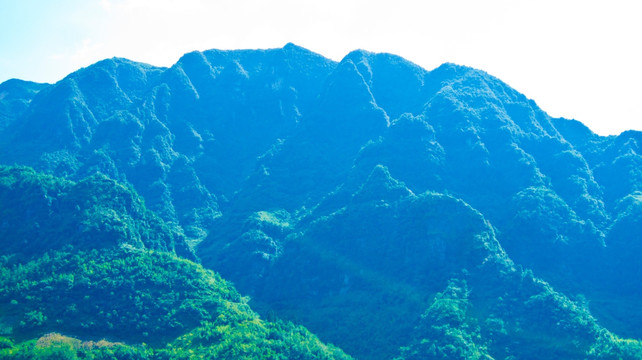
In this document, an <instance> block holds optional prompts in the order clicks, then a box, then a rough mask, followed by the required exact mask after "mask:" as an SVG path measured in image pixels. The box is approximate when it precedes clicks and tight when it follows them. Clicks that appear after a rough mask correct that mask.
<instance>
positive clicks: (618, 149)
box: [0, 44, 642, 359]
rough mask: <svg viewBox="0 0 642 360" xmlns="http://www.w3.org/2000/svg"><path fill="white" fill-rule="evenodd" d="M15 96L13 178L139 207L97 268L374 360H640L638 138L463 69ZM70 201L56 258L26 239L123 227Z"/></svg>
mask: <svg viewBox="0 0 642 360" xmlns="http://www.w3.org/2000/svg"><path fill="white" fill-rule="evenodd" d="M0 86H2V88H3V89H6V90H3V91H5V93H6V94H7V95H4V96H3V97H1V98H0V109H15V110H3V111H4V112H3V115H2V116H3V118H2V119H5V120H2V121H3V124H4V125H3V126H0V163H4V164H21V165H27V166H32V167H34V168H36V169H37V170H38V171H42V172H44V173H47V174H51V175H53V176H55V178H51V179H56V180H55V181H57V182H61V184H62V185H60V186H62V188H64V189H67V188H68V189H73V190H64V191H63V190H59V191H61V192H66V191H69V193H70V194H71V193H75V192H77V191H81V192H82V191H85V192H87V193H92V194H93V193H95V194H96V195H97V194H101V193H103V192H104V190H102V189H101V188H90V189H89V190H82V187H78V186H79V185H80V184H83V183H84V182H87V181H89V180H86V179H88V178H89V179H93V180H91V181H93V182H99V183H100V182H102V183H114V181H117V183H118V184H126V185H119V186H120V187H121V188H122V189H127V191H129V192H133V191H135V192H137V193H139V194H140V195H141V199H139V200H137V201H134V202H133V203H132V204H134V205H128V204H127V203H122V202H118V201H117V202H116V203H115V204H114V206H117V207H119V208H121V209H123V208H124V209H130V210H128V211H129V213H128V214H129V215H128V217H126V218H125V220H123V219H119V220H118V221H116V222H117V224H115V225H109V226H105V227H104V228H97V229H93V230H92V229H91V228H88V230H87V231H88V232H89V233H88V234H87V235H88V236H89V235H90V236H89V237H88V238H91V239H92V240H94V241H96V244H95V245H92V246H98V244H102V243H108V244H109V246H115V245H116V246H121V247H122V246H123V245H124V244H127V245H128V246H129V245H131V246H134V247H137V248H141V247H142V248H145V249H149V250H154V251H162V252H168V251H169V252H170V253H172V252H173V253H175V254H177V255H178V256H180V257H181V258H188V259H192V260H196V261H199V262H200V263H201V264H202V266H203V267H204V268H207V269H211V270H214V271H217V272H219V273H220V274H221V276H222V277H223V278H225V279H228V280H230V281H233V282H234V283H235V286H236V287H237V288H238V289H239V290H240V292H241V293H244V294H248V295H250V296H251V298H252V301H251V303H250V304H251V305H252V306H253V307H255V308H256V309H258V311H259V312H260V313H262V314H264V315H265V316H268V315H269V316H273V315H277V316H278V317H281V318H284V319H288V320H292V321H294V322H296V323H300V324H302V325H304V326H306V327H307V328H309V329H310V330H311V331H313V332H314V333H315V334H317V335H319V336H320V337H321V339H323V340H324V341H330V342H332V343H334V344H336V345H338V346H339V347H341V348H342V349H343V350H345V351H346V352H347V353H349V354H351V355H353V356H355V357H357V358H363V359H387V358H396V357H397V358H408V359H410V358H419V357H427V356H428V357H436V358H456V357H461V358H474V357H479V358H483V357H487V358H488V357H490V358H509V357H511V356H513V357H516V358H543V357H553V358H560V357H561V358H567V359H584V358H600V357H604V358H609V356H615V355H614V354H616V353H617V354H619V356H622V357H627V356H628V357H629V358H639V354H638V353H637V351H638V350H639V343H638V342H637V341H636V340H621V338H620V337H618V336H621V337H624V338H631V339H639V338H642V332H641V331H640V327H639V324H640V321H642V311H640V309H639V307H638V306H637V305H636V304H638V303H639V300H640V296H642V294H640V290H639V289H641V288H642V287H640V279H641V278H642V277H641V276H640V275H642V268H641V267H640V263H639V261H637V259H636V254H637V249H638V248H639V247H640V244H639V241H638V240H637V238H638V236H637V235H636V234H638V233H639V230H641V228H640V224H642V222H641V221H640V219H641V217H642V206H640V204H642V201H641V200H642V197H641V195H640V194H641V193H640V191H642V189H641V188H640V187H642V175H641V174H642V171H641V170H640V169H642V167H641V166H639V165H642V161H641V158H640V156H639V155H638V154H639V153H640V150H639V149H638V142H639V141H642V138H641V136H642V135H640V133H639V132H635V131H629V132H624V133H622V134H621V135H619V136H610V137H601V136H598V135H596V134H594V133H593V132H591V130H590V129H588V128H586V127H585V126H584V125H582V124H581V123H580V122H578V121H575V120H567V119H554V118H551V117H550V116H548V115H547V114H546V113H545V112H544V111H543V110H542V109H540V108H539V107H538V106H537V104H536V103H535V102H534V101H533V100H530V99H528V98H526V97H525V96H524V95H523V94H520V93H519V92H517V91H516V90H515V89H512V88H511V87H510V86H508V85H507V84H505V83H503V82H502V81H500V80H499V79H497V78H495V77H493V76H491V75H489V74H487V73H485V72H483V71H480V70H476V69H472V68H468V67H465V66H459V65H455V64H444V65H442V66H440V67H438V68H436V69H434V70H430V71H428V70H425V69H422V68H420V67H419V66H417V65H415V64H412V63H410V62H408V61H406V60H404V59H402V58H400V57H397V56H395V55H391V54H374V53H369V52H366V51H362V50H357V51H353V52H351V53H350V54H348V55H347V56H346V57H345V58H344V59H343V60H341V61H340V62H338V63H337V62H334V61H331V60H328V59H325V58H324V57H322V56H320V55H318V54H314V53H312V52H310V51H308V50H306V49H303V48H300V47H298V46H296V45H293V44H288V45H286V46H285V47H283V48H281V49H269V50H234V51H219V50H209V51H204V52H192V53H189V54H186V55H184V56H183V57H182V58H181V59H180V60H179V61H178V62H177V63H176V64H175V65H173V66H172V67H170V68H158V67H153V66H150V65H146V64H140V63H135V62H132V61H129V60H126V59H119V58H114V59H107V60H104V61H101V62H98V63H96V64H94V65H92V66H89V67H87V68H85V69H81V70H79V71H77V72H75V73H72V74H70V75H69V76H67V77H66V78H65V79H63V80H61V81H60V82H58V83H56V84H52V85H37V84H23V85H21V86H16V85H12V84H7V83H5V84H2V85H0ZM15 104H18V105H15ZM96 174H100V175H96ZM83 179H85V180H83ZM111 179H113V180H111ZM51 181H53V180H51ZM65 184H66V185H65ZM72 184H73V185H72ZM24 189H25V190H24V191H25V193H26V194H32V195H29V196H33V197H34V199H33V200H32V201H34V202H36V203H38V204H40V205H38V206H37V207H36V208H37V209H42V208H43V206H49V205H46V204H47V202H46V201H47V200H46V198H47V195H46V194H49V190H47V191H45V192H44V193H45V196H44V198H43V197H42V196H41V195H40V194H41V193H42V192H43V190H41V189H32V188H29V187H25V188H24ZM123 191H124V190H123ZM61 196H62V195H61ZM106 197H107V198H109V199H111V198H113V199H115V200H117V199H120V198H121V196H112V195H107V196H106ZM64 198H65V196H62V197H61V199H63V200H61V201H60V205H58V204H57V203H56V205H55V206H60V207H59V208H58V207H56V208H55V209H56V210H55V211H53V210H52V211H51V214H47V213H44V215H43V214H40V213H39V212H38V211H41V210H38V211H35V212H34V213H33V214H32V212H33V211H34V210H30V211H31V212H29V214H28V215H29V216H32V217H34V216H35V217H38V216H41V217H43V220H39V221H42V222H43V223H46V224H51V225H52V227H51V226H49V225H47V226H48V227H47V229H50V230H48V232H50V233H48V234H47V235H46V237H43V236H41V233H39V232H37V231H36V230H33V229H24V230H21V231H23V232H22V233H19V234H17V235H16V236H19V237H20V238H25V239H35V240H33V241H46V242H51V243H55V244H58V243H60V244H63V243H65V242H66V241H67V240H65V239H64V238H63V237H61V236H60V234H68V233H69V231H72V230H71V228H65V227H64V226H65V220H64V219H67V218H69V217H73V218H78V217H80V218H82V219H84V220H81V221H84V222H85V223H87V222H90V223H91V222H92V221H95V220H96V218H100V219H102V218H107V219H113V216H112V215H110V214H108V213H107V212H106V211H105V210H104V209H100V208H93V207H88V206H87V205H83V206H81V207H80V209H71V208H69V207H68V206H67V205H65V201H66V200H64ZM142 199H144V203H145V204H146V205H145V207H146V208H148V209H149V210H146V211H147V212H145V213H143V212H141V211H135V209H136V208H137V206H138V205H135V204H142V202H143V200H142ZM7 204H10V203H7ZM128 206H129V208H128ZM132 206H133V207H132ZM6 207H7V208H11V209H12V208H14V207H15V208H17V207H18V205H15V204H11V205H8V206H6ZM58 209H61V210H62V212H59V211H58ZM12 216H14V217H15V219H18V220H19V219H21V218H23V217H24V214H22V213H16V214H13V215H12ZM92 216H93V217H95V218H94V220H92ZM152 217H153V219H155V220H151V219H152ZM13 221H14V220H11V221H10V222H13ZM137 221H145V222H149V223H150V224H164V225H163V226H164V227H165V228H162V229H161V228H159V227H160V226H161V225H154V226H156V227H155V228H154V230H153V231H150V232H149V233H145V232H144V231H143V230H139V229H138V228H135V226H133V225H130V224H134V223H136V222H137ZM38 223H39V224H40V222H38ZM40 225H41V227H42V224H40ZM3 229H4V228H3ZM3 229H0V231H5V230H3ZM105 230H107V231H110V232H109V234H112V235H109V236H107V237H106V238H105V239H104V240H100V236H94V234H93V233H92V232H91V231H98V232H100V233H102V231H105ZM73 231H75V228H74V230H73ZM159 232H160V233H163V234H166V235H163V236H161V237H158V236H157V237H155V236H156V235H153V234H157V233H159ZM113 234H120V235H118V236H120V237H119V238H120V239H127V240H119V241H117V243H113V239H114V237H113V236H114V235H113ZM3 236H4V238H8V237H7V236H8V235H4V233H3ZM30 241H31V240H30ZM78 241H80V240H78ZM109 241H112V242H111V243H109ZM81 242H82V243H86V241H85V240H83V241H81ZM38 244H39V245H37V247H38V248H39V249H43V250H45V249H48V248H47V246H42V245H40V243H38ZM10 246H15V248H13V249H12V250H11V251H13V252H15V253H19V252H20V251H21V248H22V247H21V246H18V245H10ZM75 246H76V245H74V247H75ZM100 246H103V245H100ZM105 246H106V245H105ZM79 249H82V248H79ZM83 251H84V250H83ZM453 349H454V350H453Z"/></svg>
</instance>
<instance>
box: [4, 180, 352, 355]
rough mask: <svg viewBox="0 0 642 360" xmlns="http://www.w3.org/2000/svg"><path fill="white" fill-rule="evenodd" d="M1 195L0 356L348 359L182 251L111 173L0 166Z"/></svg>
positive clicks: (173, 236) (176, 237) (175, 238)
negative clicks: (261, 309) (76, 174)
mask: <svg viewBox="0 0 642 360" xmlns="http://www.w3.org/2000/svg"><path fill="white" fill-rule="evenodd" d="M0 204H1V206H0V213H1V214H2V219H3V223H2V239H3V247H2V249H1V250H0V255H1V256H0V336H5V337H0V339H1V343H2V346H0V357H2V358H3V359H5V358H8V359H13V358H15V359H23V358H25V357H27V358H36V359H40V358H42V359H45V358H47V359H53V358H57V359H61V358H66V359H68V358H74V359H75V358H77V357H78V358H87V357H89V358H93V357H94V356H95V357H97V358H104V357H105V356H108V355H109V354H116V355H115V356H117V357H118V358H124V357H125V356H128V358H137V359H138V358H140V359H147V358H150V359H151V358H154V359H161V358H162V359H165V358H167V359H179V358H185V357H186V356H188V355H189V354H201V355H207V356H212V357H216V358H228V359H237V358H239V357H243V356H246V357H251V358H279V359H281V358H310V359H312V358H314V359H317V358H328V359H331V358H347V356H345V355H344V354H343V353H342V352H341V351H339V350H337V349H335V348H333V347H331V346H326V345H324V344H322V343H321V342H320V341H319V340H318V339H317V338H316V337H314V336H313V335H311V334H310V333H309V332H308V331H307V330H305V329H304V328H302V327H297V326H294V325H293V324H291V323H285V322H281V321H279V320H276V319H275V320H274V321H272V322H268V321H264V320H261V319H260V318H259V317H258V315H257V314H256V313H255V312H253V311H252V310H251V309H250V307H249V305H248V304H247V299H245V298H243V297H241V295H240V294H239V293H238V292H237V291H236V290H235V289H234V287H233V286H232V285H231V284H230V283H228V282H227V281H225V280H223V279H222V278H221V277H220V276H219V275H218V274H215V273H213V272H212V271H210V270H206V269H204V268H203V267H201V266H200V265H198V264H196V263H194V262H192V261H190V260H187V259H185V258H182V257H179V256H178V254H179V253H180V252H177V251H176V250H177V249H176V248H174V244H183V245H184V244H185V243H184V242H180V241H179V240H180V238H181V236H182V235H181V234H176V233H175V232H173V231H175V230H174V229H172V227H171V226H170V225H168V224H166V223H165V222H163V221H162V220H161V219H159V218H158V217H157V216H156V215H154V214H153V213H151V212H150V211H149V210H147V209H146V208H145V206H144V204H143V202H142V200H141V199H140V198H139V197H138V195H137V194H136V193H135V192H133V190H131V189H128V188H127V187H124V186H122V185H120V184H118V183H116V182H114V181H113V180H109V179H107V178H105V177H103V176H95V177H92V178H88V179H84V180H82V181H80V182H78V183H74V182H72V181H69V180H62V179H60V178H55V177H52V176H49V175H43V174H41V173H37V172H34V171H33V170H31V169H29V168H8V167H0ZM59 333H63V334H66V335H73V336H76V337H79V338H82V339H83V340H85V341H84V342H83V341H81V340H79V339H76V338H73V337H69V336H62V335H60V334H59ZM7 337H9V338H11V339H13V341H12V340H9V338H7ZM30 339H37V340H30ZM101 339H109V340H110V341H107V340H101ZM99 340H100V341H99ZM15 343H17V344H15ZM14 344H15V345H14ZM127 344H129V345H127ZM145 344H146V345H145ZM190 356H192V355H190Z"/></svg>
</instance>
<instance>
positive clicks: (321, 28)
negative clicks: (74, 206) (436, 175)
mask: <svg viewBox="0 0 642 360" xmlns="http://www.w3.org/2000/svg"><path fill="white" fill-rule="evenodd" d="M287 42H293V43H295V44H297V45H300V46H303V47H305V48H308V49H310V50H312V51H315V52H318V53H320V54H322V55H324V56H326V57H329V58H332V59H334V60H340V59H341V58H342V57H343V56H345V55H346V54H347V53H348V52H350V51H351V50H354V49H365V50H369V51H374V52H390V53H394V54H397V55H400V56H403V57H404V58H406V59H408V60H411V61H413V62H415V63H417V64H419V65H421V66H422V67H424V68H426V69H428V70H431V69H433V68H435V67H437V66H439V65H440V64H441V63H444V62H454V63H457V64H461V65H468V66H472V67H475V68H478V69H482V70H485V71H487V72H489V73H490V74H492V75H495V76H497V77H498V78H500V79H501V80H503V81H505V82H507V83H508V84H509V85H511V86H512V87H514V88H515V89H517V90H518V91H520V92H522V93H524V94H525V95H526V96H528V97H529V98H531V99H533V100H535V101H536V102H537V103H538V104H539V105H540V107H542V109H544V110H545V111H546V112H548V113H549V114H550V115H552V116H556V117H566V118H575V119H578V120H580V121H582V122H584V123H585V124H587V125H588V126H589V127H590V128H591V129H592V130H593V131H595V132H597V133H599V134H602V135H606V134H617V133H619V132H621V131H623V130H627V129H636V130H642V106H640V105H642V87H641V86H640V85H641V84H642V45H641V44H642V2H639V1H636V0H630V1H625V0H609V1H593V0H585V1H579V0H577V1H576V0H490V1H480V0H440V1H433V0H424V1H407V0H396V1H394V5H393V1H377V0H370V1H366V0H316V1H308V0H276V1H268V0H211V1H206V0H55V1H53V0H0V82H2V81H5V80H7V79H9V78H20V79H25V80H32V81H38V82H55V81H58V80H60V79H62V78H63V77H64V76H65V75H67V74H68V73H70V72H72V71H75V70H77V69H78V68H80V67H84V66H87V65H90V64H92V63H94V62H96V61H98V60H101V59H104V58H109V57H113V56H118V57H125V58H129V59H132V60H135V61H142V62H147V63H150V64H152V65H158V66H170V65H171V64H173V63H174V62H176V61H177V60H178V58H179V57H180V56H181V55H182V54H184V53H186V52H189V51H192V50H206V49H212V48H217V49H240V48H273V47H282V46H283V45H285V44H286V43H287Z"/></svg>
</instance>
